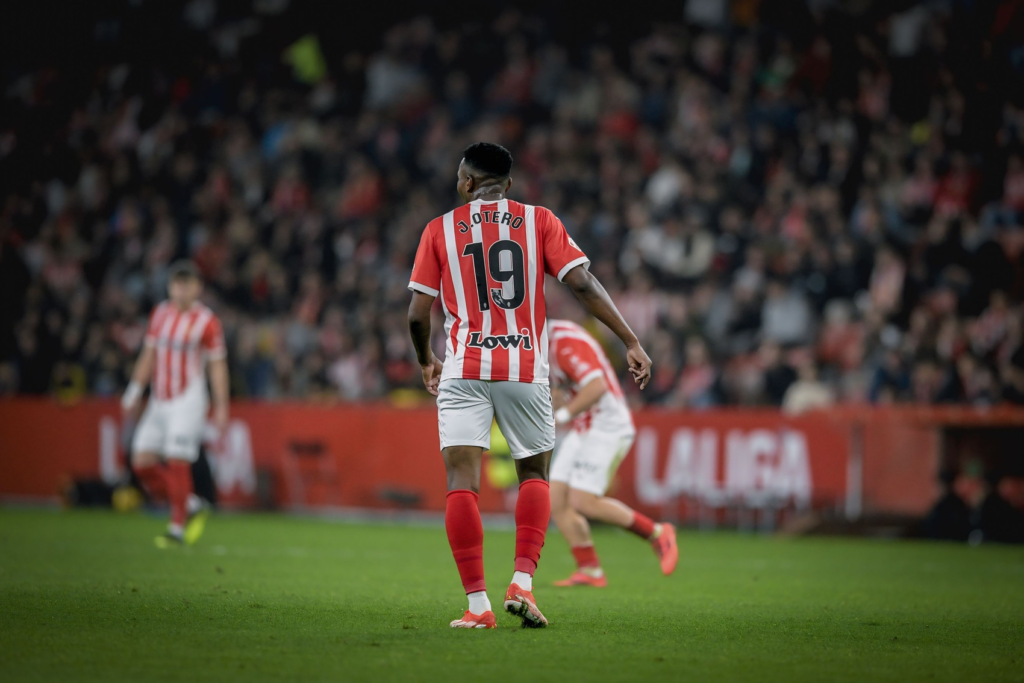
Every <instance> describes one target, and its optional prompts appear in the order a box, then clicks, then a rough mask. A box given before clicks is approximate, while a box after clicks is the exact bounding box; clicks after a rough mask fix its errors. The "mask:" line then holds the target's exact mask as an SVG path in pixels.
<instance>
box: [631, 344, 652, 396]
mask: <svg viewBox="0 0 1024 683" xmlns="http://www.w3.org/2000/svg"><path fill="white" fill-rule="evenodd" d="M626 360H627V361H628V362H629V374H631V375H633V381H634V382H636V383H637V384H639V385H640V390H641V391H643V388H644V387H646V386H647V383H648V382H650V381H651V358H650V356H648V355H647V352H646V351H644V348H643V347H642V346H640V344H637V345H636V346H631V347H629V348H627V349H626Z"/></svg>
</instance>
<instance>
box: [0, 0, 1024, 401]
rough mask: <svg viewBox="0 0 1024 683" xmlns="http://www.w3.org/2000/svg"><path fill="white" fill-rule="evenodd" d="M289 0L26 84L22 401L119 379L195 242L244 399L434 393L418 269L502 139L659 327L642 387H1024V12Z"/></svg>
mask: <svg viewBox="0 0 1024 683" xmlns="http://www.w3.org/2000/svg"><path fill="white" fill-rule="evenodd" d="M130 4H131V3H128V5H130ZM240 4H241V5H245V11H234V10H236V9H237V7H236V6H238V5H240ZM849 5H852V6H854V8H855V9H854V10H851V9H849V7H848V6H849ZM877 5H882V8H881V9H879V8H878V7H877ZM779 7H781V8H783V10H785V11H782V10H778V8H779ZM794 7H796V9H793V8H794ZM773 8H774V9H775V10H778V11H775V12H774V13H773ZM229 10H232V11H229ZM292 11H294V8H292V7H290V5H289V3H288V2H287V1H286V0H274V1H270V0H258V1H257V2H252V3H224V2H222V3H219V4H218V3H217V2H214V1H213V0H194V1H193V2H190V3H188V4H186V5H185V6H184V7H183V8H179V11H176V12H175V14H174V15H173V16H172V17H170V19H171V21H170V22H169V24H168V28H167V30H168V31H171V32H173V34H174V35H183V36H185V37H187V41H185V42H184V45H185V46H186V47H185V48H183V49H188V50H192V51H193V52H191V53H190V54H189V55H188V57H187V58H184V57H183V58H179V59H176V60H172V61H168V62H165V63H164V62H159V61H158V62H150V63H147V64H144V65H140V64H136V63H122V62H117V61H104V60H103V59H101V57H102V55H103V54H104V53H103V52H102V51H98V52H97V55H99V56H98V57H96V58H91V57H89V56H88V55H85V56H83V58H82V62H81V63H80V64H77V65H76V68H75V70H73V71H68V70H67V69H61V68H43V67H40V68H31V69H24V70H13V69H8V71H7V72H5V73H4V74H3V76H4V80H3V82H2V87H3V90H2V98H3V99H2V101H0V110H2V116H0V181H2V184H0V291H2V292H3V296H2V301H0V392H2V393H8V394H10V393H25V394H45V393H48V392H54V393H56V394H58V395H59V396H61V397H64V398H69V399H70V398H74V397H76V396H79V395H82V394H86V393H88V394H96V395H113V394H117V393H119V392H120V391H121V390H122V388H123V386H124V384H125V382H126V378H127V373H128V371H129V368H130V365H131V363H132V362H133V361H134V358H135V356H136V353H137V352H138V350H139V348H140V344H141V342H142V337H143V331H144V329H145V325H146V314H147V312H148V310H149V308H150V307H151V306H152V305H153V304H154V302H156V301H158V300H160V299H161V298H162V297H163V293H164V290H165V285H166V267H167V265H168V264H169V263H170V262H171V261H172V260H173V259H175V258H177V257H182V256H190V257H191V258H193V259H194V260H195V261H196V262H197V263H198V264H199V266H200V268H201V269H202V271H203V273H204V275H205V277H206V279H207V282H208V286H207V298H208V299H209V301H210V303H211V305H212V306H213V307H214V308H215V310H216V311H217V312H218V313H219V314H220V315H221V316H222V319H223V321H224V324H225V329H226V332H227V335H228V342H229V349H230V363H231V369H232V384H233V393H234V395H235V396H238V397H256V398H268V399H278V398H303V399H307V398H321V399H326V398H329V399H336V398H340V399H342V400H372V399H379V398H383V397H386V396H387V395H388V394H389V393H391V392H393V391H395V390H399V389H403V388H415V387H418V386H419V384H420V380H419V372H418V368H417V367H416V365H415V362H414V359H413V356H412V352H411V346H410V344H409V342H408V337H407V331H406V322H405V310H406V307H407V305H408V301H409V294H408V292H407V291H406V283H407V281H408V275H409V272H410V269H411V263H412V256H413V253H414V251H415V248H416V244H417V241H418V239H419V235H420V232H421V230H422V229H423V227H424V225H425V224H426V222H427V221H428V220H430V219H431V218H433V217H434V216H436V215H439V214H441V213H443V212H445V211H447V210H448V209H450V208H451V207H452V206H453V205H454V203H455V202H456V201H457V196H456V194H455V192H454V184H455V168H456V165H457V163H458V160H459V157H460V152H461V150H462V149H463V147H464V146H465V145H466V144H468V143H470V142H472V141H476V140H496V141H500V142H502V143H503V144H506V145H507V146H508V147H510V149H512V151H513V154H514V155H515V159H516V165H515V168H514V172H513V179H514V187H513V191H512V196H513V197H514V198H516V199H519V200H522V201H525V202H528V203H536V204H542V205H545V206H547V207H549V208H551V209H552V210H553V211H554V212H555V213H556V214H557V215H558V216H560V217H561V218H562V220H563V221H564V222H565V225H566V227H567V228H568V230H569V232H570V233H571V234H572V235H573V236H574V237H575V239H576V240H577V241H578V242H579V243H580V245H581V246H582V247H583V249H584V250H585V251H586V252H587V253H588V254H589V255H590V257H591V259H592V261H593V264H592V270H593V271H594V272H596V273H597V274H598V275H599V277H600V278H601V279H602V281H603V282H604V283H605V284H606V286H607V287H608V288H609V291H610V292H611V293H612V295H613V297H614V298H615V300H616V301H617V302H618V303H619V305H620V306H621V308H622V310H623V312H624V313H625V315H626V317H627V319H628V320H629V321H630V322H631V323H632V325H633V326H634V328H635V329H636V331H637V333H638V335H639V336H640V337H641V338H642V339H643V341H644V342H645V345H646V346H647V348H648V351H649V352H650V355H651V356H652V358H653V360H654V369H655V375H654V380H653V383H652V386H651V387H649V388H648V390H647V391H646V392H644V394H643V396H640V395H636V396H635V400H637V401H640V400H643V401H645V402H649V403H656V404H662V405H667V406H687V407H693V408H704V407H709V406H716V405H735V404H739V405H782V404H784V403H785V405H786V406H787V407H789V408H792V409H799V408H801V407H806V406H810V405H820V404H823V403H830V402H833V401H844V402H850V401H873V402H917V403H937V402H962V403H970V404H975V405H986V404H992V403H998V402H1002V401H1011V402H1016V403H1021V402H1024V338H1022V317H1024V316H1022V313H1024V311H1022V294H1024V228H1022V227H1021V226H1022V221H1024V91H1022V88H1021V83H1022V72H1024V48H1021V47H1020V46H1021V45H1024V40H1022V37H1024V16H1022V13H1024V10H1022V9H1021V8H1020V3H1013V2H1003V3H979V2H968V1H953V0H950V1H948V2H929V3H876V4H875V5H872V3H864V2H862V3H846V7H845V9H840V3H833V2H829V1H828V0H823V1H817V2H811V3H809V5H804V4H803V3H779V2H774V3H773V2H769V1H767V0H765V1H764V2H757V1H756V0H750V1H745V2H732V3H729V2H726V1H725V0H691V1H690V2H689V3H685V10H678V11H677V15H678V17H677V20H676V21H675V22H648V24H647V26H646V28H645V30H644V31H642V32H637V34H636V35H623V33H621V32H617V31H615V30H605V31H604V32H603V33H602V31H600V30H596V29H595V30H593V31H590V32H588V33H586V35H585V36H584V37H583V38H582V39H581V38H580V37H579V36H575V37H573V39H572V40H571V41H570V40H563V39H562V38H561V37H560V35H556V34H555V32H554V31H552V30H551V29H550V27H549V26H548V25H547V24H546V22H545V20H544V17H543V16H542V15H537V16H535V15H534V14H531V13H529V12H517V11H503V12H496V13H495V15H494V17H493V18H489V19H488V20H487V21H484V22H479V21H478V22H475V23H465V24H458V23H452V22H449V23H448V24H447V25H446V24H445V23H444V22H441V21H433V20H431V19H428V18H424V17H420V18H413V19H409V20H402V21H399V22H398V23H395V24H394V25H393V26H391V27H390V28H389V29H387V30H386V31H385V32H383V34H382V35H380V36H379V37H375V42H376V43H377V45H376V46H375V47H374V48H372V49H366V50H359V49H352V50H340V51H339V50H337V48H335V51H334V52H333V53H331V52H330V51H329V50H327V49H326V48H327V45H326V43H327V42H328V41H327V40H326V39H325V38H321V41H318V40H317V38H316V37H315V35H314V34H296V35H294V36H292V37H290V38H289V42H288V46H287V47H286V48H285V49H280V48H281V46H280V45H278V44H277V43H274V42H273V41H270V40H267V39H265V36H266V34H267V32H268V31H269V29H268V28H267V27H268V26H270V25H272V24H273V23H274V22H275V21H278V16H279V15H281V14H287V13H288V12H292ZM396 16H397V15H396ZM125 21H127V20H125ZM118 30H121V31H126V30H128V28H127V24H125V23H123V22H122V23H118V21H117V20H116V19H115V20H107V21H106V22H105V23H103V22H101V23H98V24H97V26H96V27H95V30H94V37H95V40H96V41H97V42H102V41H103V40H107V39H109V35H108V34H109V33H110V32H114V33H116V32H117V31H118ZM278 42H280V41H278ZM321 42H323V43H324V45H321V44H320V43H321ZM325 54H327V57H325ZM553 289H555V288H554V287H549V289H548V291H549V293H550V292H552V290H553ZM553 296H555V297H556V300H555V302H554V308H555V312H556V313H560V314H562V315H572V313H571V310H572V307H571V305H570V304H569V303H568V302H567V300H566V298H565V297H564V296H559V295H553ZM609 348H610V350H611V351H612V352H613V354H614V353H615V352H616V350H617V346H616V345H615V344H609ZM435 349H438V350H443V344H442V343H441V342H440V341H437V342H435ZM629 384H630V386H632V383H629Z"/></svg>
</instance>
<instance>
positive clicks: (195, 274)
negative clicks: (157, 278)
mask: <svg viewBox="0 0 1024 683" xmlns="http://www.w3.org/2000/svg"><path fill="white" fill-rule="evenodd" d="M168 270H169V271H170V276H171V279H172V280H198V279H199V268H197V267H196V264H195V263H193V262H192V261H189V260H188V259H181V260H180V261H175V262H174V263H172V264H171V267H170V268H169V269H168Z"/></svg>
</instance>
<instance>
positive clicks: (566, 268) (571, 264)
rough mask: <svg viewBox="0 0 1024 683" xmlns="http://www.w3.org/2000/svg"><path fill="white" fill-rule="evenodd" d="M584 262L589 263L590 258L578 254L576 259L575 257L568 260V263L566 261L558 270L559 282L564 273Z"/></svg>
mask: <svg viewBox="0 0 1024 683" xmlns="http://www.w3.org/2000/svg"><path fill="white" fill-rule="evenodd" d="M584 263H587V264H589V263H590V259H588V258H587V257H586V256H580V257H579V258H578V259H575V260H572V261H569V262H568V263H566V264H565V265H564V266H562V269H561V270H560V271H558V281H559V282H561V281H562V278H564V277H565V274H566V273H568V272H569V271H570V270H572V269H573V268H575V267H576V266H580V265H583V264H584Z"/></svg>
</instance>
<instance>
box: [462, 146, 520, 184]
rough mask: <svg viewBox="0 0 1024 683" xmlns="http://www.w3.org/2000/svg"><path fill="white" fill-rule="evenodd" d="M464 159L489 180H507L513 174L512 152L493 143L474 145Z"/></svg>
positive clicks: (466, 152) (467, 150)
mask: <svg viewBox="0 0 1024 683" xmlns="http://www.w3.org/2000/svg"><path fill="white" fill-rule="evenodd" d="M462 158H463V159H465V160H466V164H467V165H469V166H472V167H473V168H474V169H476V170H477V171H480V172H481V173H483V174H484V175H486V176H487V177H488V178H507V177H508V176H509V174H510V173H512V152H510V151H508V150H507V149H505V148H504V147H502V146H501V145H496V144H494V143H493V142H476V143H473V144H472V145H470V146H469V147H467V148H466V151H464V152H463V153H462Z"/></svg>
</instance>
